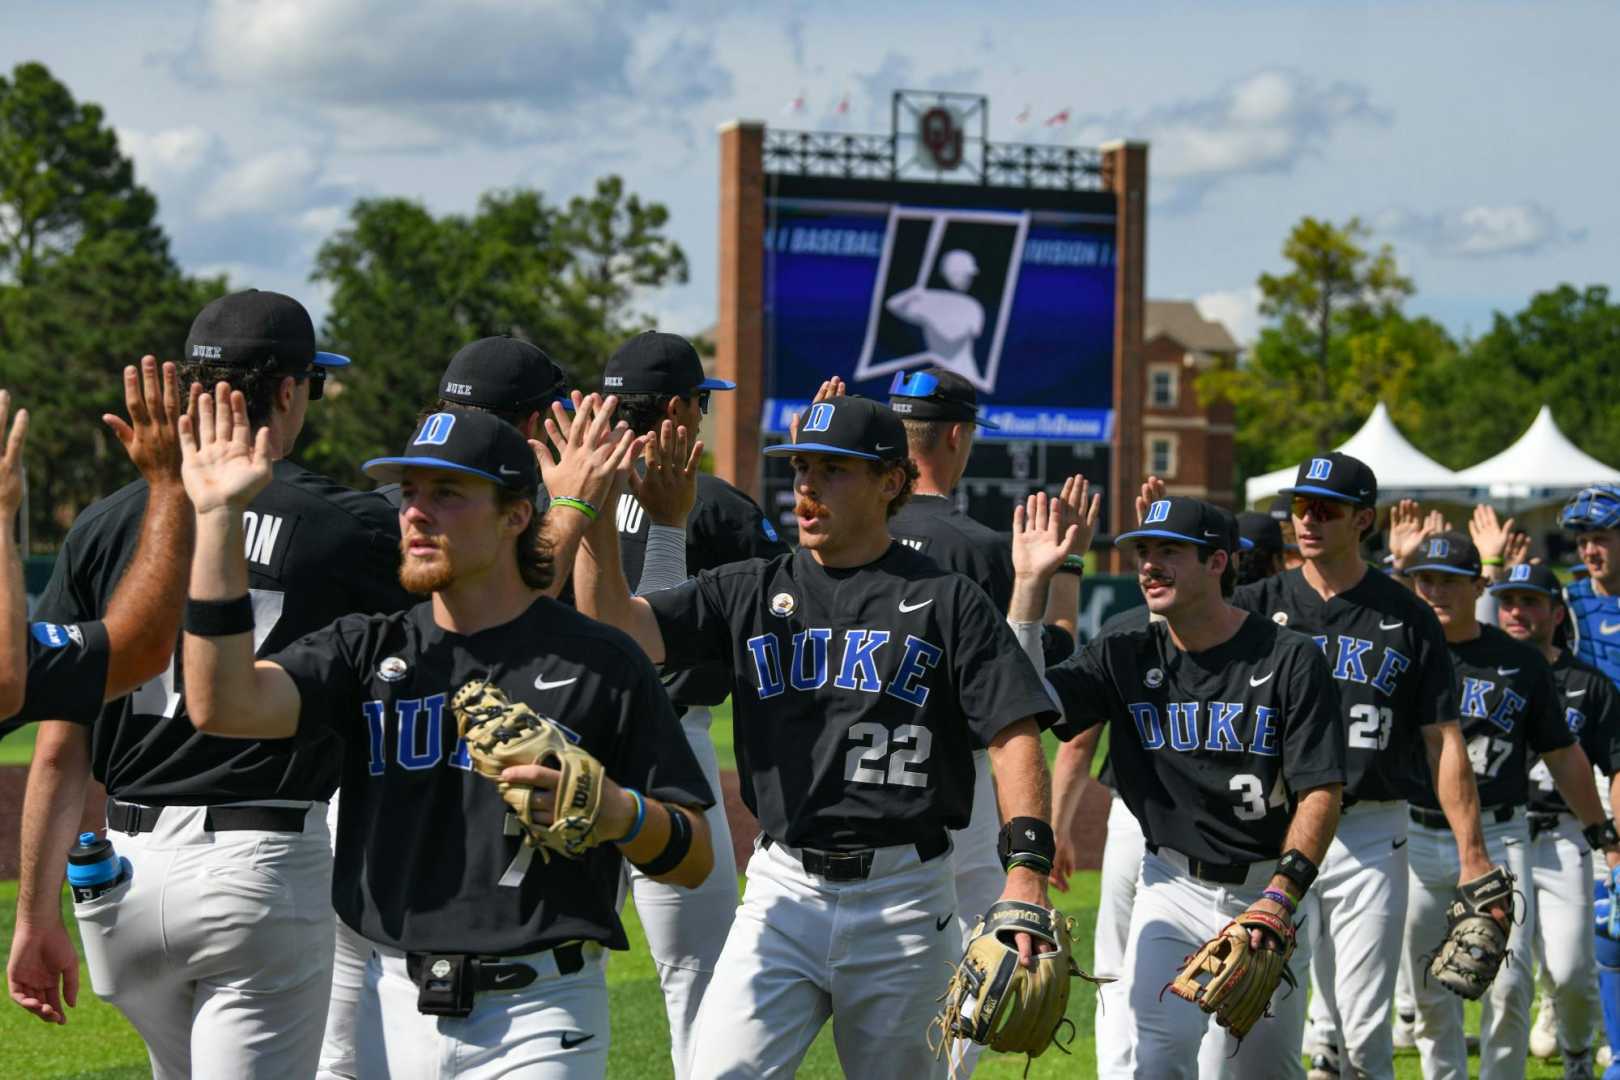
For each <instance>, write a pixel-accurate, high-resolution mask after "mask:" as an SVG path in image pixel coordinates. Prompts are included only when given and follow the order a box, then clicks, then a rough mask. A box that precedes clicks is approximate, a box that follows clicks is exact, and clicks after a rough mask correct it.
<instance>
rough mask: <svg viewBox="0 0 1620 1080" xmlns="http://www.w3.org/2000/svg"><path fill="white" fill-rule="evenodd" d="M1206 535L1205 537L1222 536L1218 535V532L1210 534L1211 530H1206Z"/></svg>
mask: <svg viewBox="0 0 1620 1080" xmlns="http://www.w3.org/2000/svg"><path fill="white" fill-rule="evenodd" d="M1204 535H1205V536H1219V535H1221V534H1220V533H1218V532H1210V531H1209V530H1208V529H1205V530H1204Z"/></svg>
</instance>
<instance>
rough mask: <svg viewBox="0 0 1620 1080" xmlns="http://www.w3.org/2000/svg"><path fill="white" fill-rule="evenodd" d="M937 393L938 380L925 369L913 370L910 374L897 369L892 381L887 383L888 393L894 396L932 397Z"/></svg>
mask: <svg viewBox="0 0 1620 1080" xmlns="http://www.w3.org/2000/svg"><path fill="white" fill-rule="evenodd" d="M937 393H939V380H938V379H937V378H935V377H934V376H932V375H930V374H928V372H926V371H914V372H912V373H911V374H910V375H907V374H906V373H905V372H903V371H897V372H895V373H894V381H892V382H891V383H889V394H890V395H891V396H894V397H932V396H934V395H935V394H937Z"/></svg>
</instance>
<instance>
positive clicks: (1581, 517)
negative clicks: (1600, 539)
mask: <svg viewBox="0 0 1620 1080" xmlns="http://www.w3.org/2000/svg"><path fill="white" fill-rule="evenodd" d="M1558 527H1559V528H1561V529H1568V530H1569V531H1571V532H1588V531H1590V530H1592V529H1620V484H1593V485H1592V486H1591V487H1588V488H1582V489H1581V490H1580V491H1579V492H1577V493H1576V495H1575V497H1574V498H1573V499H1571V500H1569V502H1567V503H1565V504H1564V508H1563V509H1562V510H1560V511H1559V512H1558Z"/></svg>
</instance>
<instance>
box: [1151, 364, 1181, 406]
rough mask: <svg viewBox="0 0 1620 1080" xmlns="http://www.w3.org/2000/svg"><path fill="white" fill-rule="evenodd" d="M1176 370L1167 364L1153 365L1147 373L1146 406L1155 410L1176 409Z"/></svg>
mask: <svg viewBox="0 0 1620 1080" xmlns="http://www.w3.org/2000/svg"><path fill="white" fill-rule="evenodd" d="M1176 389H1177V384H1176V369H1175V368H1173V367H1171V366H1170V365H1169V364H1155V365H1154V366H1153V367H1152V368H1151V369H1150V370H1149V371H1148V405H1150V406H1152V407H1153V408H1156V409H1173V408H1175V407H1176Z"/></svg>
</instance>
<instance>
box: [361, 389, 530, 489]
mask: <svg viewBox="0 0 1620 1080" xmlns="http://www.w3.org/2000/svg"><path fill="white" fill-rule="evenodd" d="M406 469H445V470H448V471H450V472H460V473H467V474H469V475H472V476H479V477H482V478H483V479H485V480H488V481H490V482H492V483H495V484H499V485H500V486H501V487H504V488H510V489H512V490H513V491H534V490H536V489H537V488H538V487H539V486H540V467H539V466H538V465H537V464H536V463H535V460H534V451H533V450H531V449H530V448H529V441H528V440H527V439H525V438H524V437H523V433H522V432H521V431H519V430H518V429H517V428H515V427H513V426H512V425H511V424H508V423H507V422H506V421H505V420H502V419H501V418H500V417H498V416H495V415H494V414H492V413H487V412H476V411H473V410H470V409H466V410H464V409H447V410H446V411H444V412H436V413H433V414H432V415H431V416H429V417H427V418H426V419H424V420H423V421H422V425H421V426H420V427H418V428H417V429H416V434H414V435H412V436H411V441H410V443H409V445H407V446H406V447H405V452H404V453H403V454H400V455H399V456H397V457H380V458H372V459H371V460H370V461H368V462H366V463H365V464H364V465H363V466H361V471H362V472H364V473H365V474H366V475H367V476H369V477H371V478H372V479H373V480H380V481H382V482H383V483H397V482H398V481H399V480H400V478H401V477H403V476H404V474H405V470H406Z"/></svg>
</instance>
